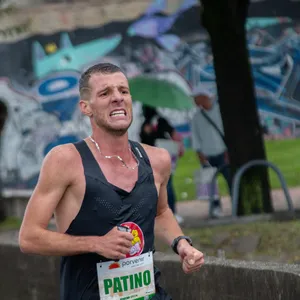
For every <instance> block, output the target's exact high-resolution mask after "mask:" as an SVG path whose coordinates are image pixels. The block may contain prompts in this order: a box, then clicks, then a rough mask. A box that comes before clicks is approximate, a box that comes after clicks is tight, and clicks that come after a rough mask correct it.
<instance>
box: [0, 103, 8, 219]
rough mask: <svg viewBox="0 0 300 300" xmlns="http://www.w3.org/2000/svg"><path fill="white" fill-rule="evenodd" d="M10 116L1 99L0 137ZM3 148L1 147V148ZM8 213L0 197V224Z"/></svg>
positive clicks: (0, 184)
mask: <svg viewBox="0 0 300 300" xmlns="http://www.w3.org/2000/svg"><path fill="white" fill-rule="evenodd" d="M7 116H8V111H7V106H6V105H5V103H4V102H3V101H1V99H0V137H1V134H2V132H3V129H4V125H5V122H6V119H7ZM0 148H1V147H0ZM0 194H2V182H1V179H0ZM6 217H7V216H6V212H5V208H4V203H3V199H1V197H0V222H2V221H4V220H5V219H6Z"/></svg>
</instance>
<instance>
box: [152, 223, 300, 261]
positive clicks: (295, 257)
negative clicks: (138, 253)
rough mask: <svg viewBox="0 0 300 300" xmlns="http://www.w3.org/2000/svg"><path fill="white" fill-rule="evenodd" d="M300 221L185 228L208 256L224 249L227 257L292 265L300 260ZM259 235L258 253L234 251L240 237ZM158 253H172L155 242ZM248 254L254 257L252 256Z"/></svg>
mask: <svg viewBox="0 0 300 300" xmlns="http://www.w3.org/2000/svg"><path fill="white" fill-rule="evenodd" d="M299 230H300V222H299V221H298V220H296V221H287V222H274V221H272V222H271V221H270V222H257V223H249V224H231V225H222V226H213V227H205V228H197V229H185V230H184V232H185V234H187V235H189V236H191V238H192V240H193V244H194V246H195V247H196V248H198V249H200V250H201V251H202V252H203V253H205V255H208V256H217V252H218V249H223V250H225V255H226V258H232V259H251V260H256V259H263V260H265V261H282V262H286V263H293V262H299V261H300V247H299V246H300V238H299V234H298V233H299ZM220 235H223V236H225V237H224V239H221V240H219V242H216V239H214V237H217V236H220ZM247 236H258V238H259V243H258V245H257V248H256V250H255V251H253V252H251V253H241V252H238V251H237V250H236V248H235V244H236V241H237V240H239V238H241V237H247ZM156 249H157V251H162V252H171V250H170V249H169V247H166V246H165V245H164V244H163V243H162V242H160V241H156ZM249 254H250V255H251V256H249Z"/></svg>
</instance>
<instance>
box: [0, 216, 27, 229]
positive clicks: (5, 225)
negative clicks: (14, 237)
mask: <svg viewBox="0 0 300 300" xmlns="http://www.w3.org/2000/svg"><path fill="white" fill-rule="evenodd" d="M21 222H22V220H21V219H19V218H15V217H8V218H7V219H6V220H5V221H4V222H1V223H0V231H1V230H12V229H19V228H20V226H21Z"/></svg>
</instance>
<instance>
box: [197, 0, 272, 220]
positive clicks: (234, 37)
mask: <svg viewBox="0 0 300 300" xmlns="http://www.w3.org/2000/svg"><path fill="white" fill-rule="evenodd" d="M201 3H202V8H201V14H202V16H201V19H202V24H203V26H204V27H205V28H206V30H207V31H208V33H209V35H210V39H211V48H212V53H213V56H214V68H215V74H216V81H217V90H218V96H219V102H220V111H221V115H222V119H223V124H224V133H225V140H226V143H227V146H228V153H229V158H230V164H231V171H232V174H234V173H235V172H236V170H237V169H238V168H240V167H241V166H242V165H244V164H245V163H247V162H249V161H251V160H254V159H263V160H265V159H266V153H265V148H264V141H263V134H262V128H261V126H260V121H259V116H258V111H257V105H256V99H255V93H254V87H253V79H252V74H251V67H250V63H249V55H248V49H247V43H246V30H245V22H246V18H247V12H248V6H249V0H222V1H220V0H202V1H201ZM272 211H273V208H272V202H271V199H270V185H269V179H268V170H267V169H266V168H265V167H253V168H252V169H250V170H249V171H247V172H246V173H245V174H244V176H243V179H242V182H241V188H240V199H239V206H238V215H247V214H255V213H262V212H266V213H270V212H272Z"/></svg>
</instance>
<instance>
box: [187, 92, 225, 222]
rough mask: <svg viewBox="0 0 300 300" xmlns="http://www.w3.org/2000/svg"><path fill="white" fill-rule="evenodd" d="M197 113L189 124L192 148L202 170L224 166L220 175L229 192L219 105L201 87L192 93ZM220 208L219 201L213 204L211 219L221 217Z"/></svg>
mask: <svg viewBox="0 0 300 300" xmlns="http://www.w3.org/2000/svg"><path fill="white" fill-rule="evenodd" d="M192 96H193V97H194V100H195V103H196V105H197V111H196V113H195V115H194V116H193V119H192V122H191V133H192V147H193V149H194V150H195V151H196V152H197V154H198V158H199V161H200V163H201V165H202V167H203V168H206V167H216V168H220V167H221V166H224V165H226V166H225V167H224V168H222V170H221V173H222V175H223V176H224V178H225V180H226V181H227V184H228V187H229V190H231V177H230V169H229V165H228V163H229V160H228V154H227V148H226V145H225V143H224V139H223V137H224V130H223V123H222V118H221V114H220V110H219V104H218V103H217V101H216V100H215V98H214V97H213V95H211V93H210V92H209V91H207V90H205V89H203V88H202V87H201V86H197V87H196V88H195V89H194V90H193V93H192ZM222 215H223V214H222V207H221V202H220V199H218V200H215V201H214V203H213V217H215V218H218V217H221V216H222Z"/></svg>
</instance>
